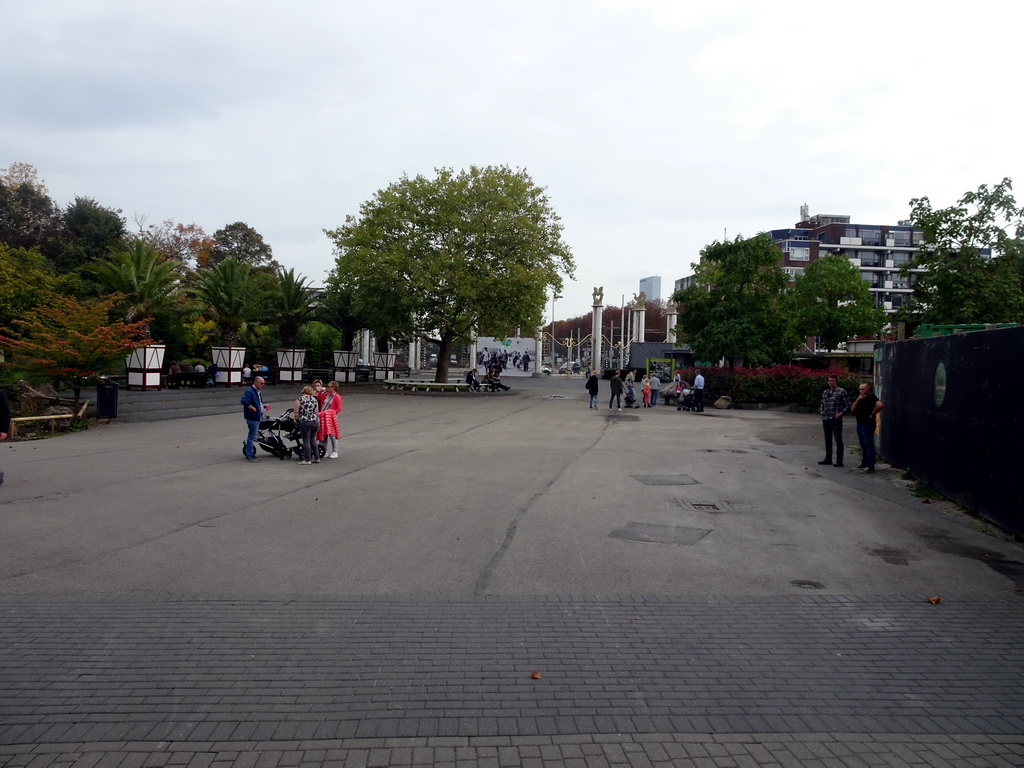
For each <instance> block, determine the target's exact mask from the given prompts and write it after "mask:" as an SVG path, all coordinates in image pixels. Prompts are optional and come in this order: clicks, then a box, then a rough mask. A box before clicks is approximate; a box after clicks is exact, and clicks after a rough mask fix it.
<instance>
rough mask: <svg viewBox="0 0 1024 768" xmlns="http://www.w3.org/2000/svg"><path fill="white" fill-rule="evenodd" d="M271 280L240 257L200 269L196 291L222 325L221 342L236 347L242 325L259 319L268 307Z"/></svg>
mask: <svg viewBox="0 0 1024 768" xmlns="http://www.w3.org/2000/svg"><path fill="white" fill-rule="evenodd" d="M271 279H272V278H271V277H270V276H269V275H268V274H267V273H265V272H257V271H255V270H253V268H252V267H250V266H249V265H248V264H245V263H243V262H241V261H238V260H237V259H224V261H222V262H220V263H219V264H217V266H215V267H212V268H210V269H205V270H202V271H201V273H200V275H199V278H198V280H197V281H196V293H197V295H198V296H199V299H200V300H201V301H202V302H203V303H204V304H206V306H208V307H209V308H210V313H211V315H212V316H213V319H214V320H216V321H217V324H218V325H219V326H220V331H221V343H222V344H224V345H225V346H227V347H233V346H235V344H236V343H237V341H238V332H239V330H240V329H241V327H242V324H243V323H246V322H248V321H250V320H255V319H257V318H258V317H259V316H260V313H262V312H263V311H264V310H265V309H266V307H267V304H268V300H269V297H270V288H271V286H270V280H271Z"/></svg>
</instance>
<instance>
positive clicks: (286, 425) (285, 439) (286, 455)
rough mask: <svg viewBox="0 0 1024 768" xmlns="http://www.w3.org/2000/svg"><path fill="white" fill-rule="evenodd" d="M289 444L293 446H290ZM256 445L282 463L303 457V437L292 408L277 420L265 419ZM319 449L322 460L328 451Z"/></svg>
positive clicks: (243, 450) (243, 444) (322, 447)
mask: <svg viewBox="0 0 1024 768" xmlns="http://www.w3.org/2000/svg"><path fill="white" fill-rule="evenodd" d="M289 442H290V443H293V445H288V443H289ZM256 445H258V446H259V447H260V448H262V449H263V450H264V451H266V452H267V453H269V454H271V455H272V456H276V457H277V458H279V459H281V460H282V461H283V460H284V459H290V458H291V457H292V456H301V455H302V435H301V434H300V433H299V425H298V424H297V423H296V421H295V419H293V418H292V409H291V408H289V409H288V410H287V411H285V412H284V413H282V414H281V415H280V416H278V417H277V418H276V419H263V421H261V422H260V429H259V432H257V433H256ZM317 449H318V451H319V453H320V458H321V459H322V458H323V457H324V454H325V453H326V452H327V451H326V449H325V448H324V446H323V445H320V444H319V443H318V444H317ZM242 453H243V454H244V453H245V443H242Z"/></svg>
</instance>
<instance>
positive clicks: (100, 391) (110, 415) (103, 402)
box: [96, 378, 121, 419]
mask: <svg viewBox="0 0 1024 768" xmlns="http://www.w3.org/2000/svg"><path fill="white" fill-rule="evenodd" d="M120 389H121V387H120V385H118V383H117V382H116V381H114V380H113V379H107V378H104V379H103V381H101V382H100V383H99V384H97V385H96V418H97V419H116V418H117V395H118V392H119V391H120Z"/></svg>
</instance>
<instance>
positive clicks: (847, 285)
mask: <svg viewBox="0 0 1024 768" xmlns="http://www.w3.org/2000/svg"><path fill="white" fill-rule="evenodd" d="M785 305H786V306H787V308H788V314H789V318H790V321H791V322H792V324H793V329H794V330H795V331H796V332H797V333H798V334H799V335H801V336H818V337H820V339H821V343H822V345H823V346H824V347H825V348H826V349H835V348H836V346H838V344H839V342H841V341H846V339H848V338H849V337H850V336H858V335H873V334H877V333H878V332H879V331H880V330H881V328H882V326H883V325H884V324H885V311H884V310H882V309H879V308H877V307H875V302H874V299H873V298H872V296H871V291H870V290H869V289H868V285H867V283H865V282H864V281H863V280H862V279H861V277H860V270H858V269H857V268H856V267H855V266H854V265H853V264H851V263H850V260H849V259H848V258H846V257H845V256H841V255H838V254H834V255H830V256H822V257H821V258H820V259H818V260H817V261H815V262H813V263H812V264H810V265H808V266H807V268H806V269H805V270H804V273H803V274H802V275H799V276H798V277H797V278H796V282H795V284H794V285H793V287H792V288H790V290H789V291H787V292H786V300H785Z"/></svg>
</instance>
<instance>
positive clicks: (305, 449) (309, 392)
mask: <svg viewBox="0 0 1024 768" xmlns="http://www.w3.org/2000/svg"><path fill="white" fill-rule="evenodd" d="M319 411H320V409H319V407H318V406H317V402H316V397H314V396H313V388H312V387H311V386H309V385H306V386H305V387H303V388H302V394H300V395H299V396H298V397H297V398H295V404H294V405H293V406H292V418H294V419H295V423H296V424H298V426H299V436H300V437H301V439H302V461H300V462H299V464H319V463H320V445H319V444H318V443H317V441H316V433H317V430H318V429H319V428H320V417H319V416H318V415H317V414H318V413H319Z"/></svg>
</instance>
